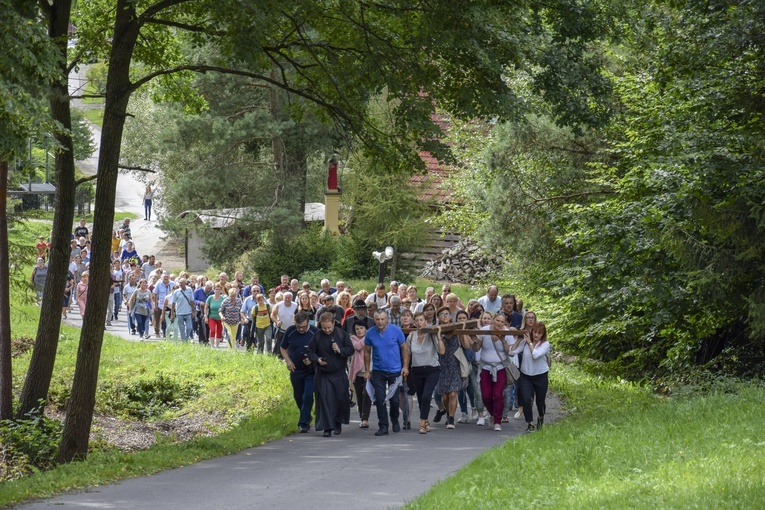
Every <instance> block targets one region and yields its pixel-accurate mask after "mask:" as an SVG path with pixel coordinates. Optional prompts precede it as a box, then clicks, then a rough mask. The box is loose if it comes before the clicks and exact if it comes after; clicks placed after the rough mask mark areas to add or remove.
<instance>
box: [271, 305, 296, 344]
mask: <svg viewBox="0 0 765 510" xmlns="http://www.w3.org/2000/svg"><path fill="white" fill-rule="evenodd" d="M297 308H298V307H297V303H295V302H294V301H292V294H291V293H289V292H285V293H284V294H283V295H282V301H280V302H278V303H276V305H274V307H273V309H272V310H271V320H272V321H273V323H274V324H275V325H276V328H277V330H276V342H274V352H273V354H276V353H277V352H278V353H279V354H280V355H281V352H280V351H279V346H280V345H281V343H282V339H283V338H284V332H285V331H287V328H289V327H290V326H292V325H294V324H295V312H297Z"/></svg>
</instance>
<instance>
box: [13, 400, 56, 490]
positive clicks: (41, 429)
mask: <svg viewBox="0 0 765 510" xmlns="http://www.w3.org/2000/svg"><path fill="white" fill-rule="evenodd" d="M61 429H62V425H61V422H60V421H58V420H54V419H51V418H48V417H46V416H45V415H43V414H39V415H37V414H29V415H28V418H27V419H24V420H3V421H0V481H6V480H13V479H16V478H20V477H22V476H24V475H27V474H30V473H33V472H35V471H38V470H45V469H50V468H51V467H53V466H54V465H55V464H56V454H57V452H58V447H59V442H60V441H61Z"/></svg>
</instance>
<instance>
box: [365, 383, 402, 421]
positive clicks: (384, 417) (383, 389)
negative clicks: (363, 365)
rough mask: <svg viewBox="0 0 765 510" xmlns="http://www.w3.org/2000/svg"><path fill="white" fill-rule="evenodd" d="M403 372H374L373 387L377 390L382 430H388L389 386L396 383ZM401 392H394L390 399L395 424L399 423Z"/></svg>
mask: <svg viewBox="0 0 765 510" xmlns="http://www.w3.org/2000/svg"><path fill="white" fill-rule="evenodd" d="M399 375H401V372H381V371H379V370H372V387H373V388H374V389H375V402H374V404H375V407H377V423H378V425H379V427H380V428H381V429H385V430H387V429H388V412H387V409H386V407H385V395H386V394H387V393H388V386H390V385H392V384H393V383H395V382H396V379H397V378H398V376H399ZM398 394H399V392H398V391H396V392H394V394H393V396H392V397H391V398H390V419H391V421H392V422H393V423H396V422H397V421H398V411H399V408H398V407H399V398H398Z"/></svg>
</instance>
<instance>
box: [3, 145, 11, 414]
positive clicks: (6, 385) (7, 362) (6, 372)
mask: <svg viewBox="0 0 765 510" xmlns="http://www.w3.org/2000/svg"><path fill="white" fill-rule="evenodd" d="M7 207H8V161H7V160H6V159H5V157H0V420H10V419H11V418H13V376H12V373H11V368H12V367H11V295H10V290H9V289H8V285H9V284H10V277H9V274H8V271H9V269H8V268H9V267H10V265H9V264H10V260H9V256H8V214H7V212H6V211H7Z"/></svg>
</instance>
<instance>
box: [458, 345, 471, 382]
mask: <svg viewBox="0 0 765 510" xmlns="http://www.w3.org/2000/svg"><path fill="white" fill-rule="evenodd" d="M454 357H455V358H457V360H458V361H459V362H460V377H462V378H463V379H464V378H465V377H468V376H469V375H470V372H472V370H473V369H472V367H471V366H470V363H468V360H467V358H466V357H465V353H464V352H463V351H462V346H461V345H460V346H459V347H458V348H457V350H456V351H454Z"/></svg>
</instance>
